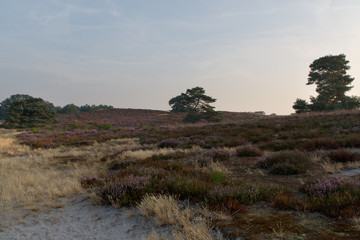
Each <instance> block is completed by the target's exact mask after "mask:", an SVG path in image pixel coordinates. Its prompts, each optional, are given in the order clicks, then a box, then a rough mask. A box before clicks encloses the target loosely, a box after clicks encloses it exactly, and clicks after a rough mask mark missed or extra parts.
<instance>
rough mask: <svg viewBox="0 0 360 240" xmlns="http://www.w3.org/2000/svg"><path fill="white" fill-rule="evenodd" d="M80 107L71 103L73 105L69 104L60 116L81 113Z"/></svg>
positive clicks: (61, 111)
mask: <svg viewBox="0 0 360 240" xmlns="http://www.w3.org/2000/svg"><path fill="white" fill-rule="evenodd" d="M79 112H80V110H79V107H78V106H76V105H75V104H73V103H71V104H67V105H65V106H64V107H63V108H62V109H61V110H60V111H59V113H60V114H66V113H79Z"/></svg>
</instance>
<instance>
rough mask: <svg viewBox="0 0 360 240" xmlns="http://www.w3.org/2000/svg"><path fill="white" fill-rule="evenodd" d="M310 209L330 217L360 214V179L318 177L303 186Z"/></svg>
mask: <svg viewBox="0 0 360 240" xmlns="http://www.w3.org/2000/svg"><path fill="white" fill-rule="evenodd" d="M304 192H305V193H306V194H307V195H308V196H309V197H308V199H307V200H308V204H309V206H310V208H311V209H313V210H315V211H319V212H322V213H324V214H326V215H329V216H331V217H337V216H343V217H354V216H357V217H358V216H359V215H360V181H359V179H353V178H345V177H328V178H325V179H318V180H316V181H314V182H312V183H309V184H307V185H305V186H304Z"/></svg>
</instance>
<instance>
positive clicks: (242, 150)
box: [236, 145, 264, 157]
mask: <svg viewBox="0 0 360 240" xmlns="http://www.w3.org/2000/svg"><path fill="white" fill-rule="evenodd" d="M236 155H237V156H238V157H260V156H262V155H264V153H263V151H261V150H260V149H259V148H257V147H254V146H251V145H247V146H241V147H238V148H236Z"/></svg>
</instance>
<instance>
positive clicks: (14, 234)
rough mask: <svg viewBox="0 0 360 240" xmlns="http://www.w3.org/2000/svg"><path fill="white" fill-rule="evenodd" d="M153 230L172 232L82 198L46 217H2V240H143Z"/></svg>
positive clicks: (134, 212) (124, 210) (133, 213)
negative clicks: (94, 204) (95, 204)
mask: <svg viewBox="0 0 360 240" xmlns="http://www.w3.org/2000/svg"><path fill="white" fill-rule="evenodd" d="M153 229H156V231H157V232H158V233H162V235H163V234H164V235H167V236H170V235H171V231H172V229H171V227H169V226H165V227H158V226H156V224H155V222H154V221H153V220H148V219H146V218H145V217H143V216H142V215H141V214H140V212H139V211H138V210H137V209H135V208H121V209H116V208H114V207H105V206H93V205H92V204H91V200H89V199H83V198H80V197H76V198H73V199H71V200H70V199H69V200H67V203H66V206H65V207H63V208H58V209H53V210H51V211H49V212H46V213H44V212H39V213H36V212H32V213H28V212H25V211H23V212H22V215H21V216H19V213H17V214H14V213H12V214H10V213H8V214H4V213H0V239H1V240H20V239H21V240H53V239H54V240H55V239H56V240H63V239H89V240H91V239H93V240H95V239H96V240H100V239H101V240H103V239H104V240H105V239H109V240H110V239H111V240H114V239H143V238H144V237H145V236H146V235H148V234H149V233H150V232H151V231H152V230H153ZM167 239H168V237H167Z"/></svg>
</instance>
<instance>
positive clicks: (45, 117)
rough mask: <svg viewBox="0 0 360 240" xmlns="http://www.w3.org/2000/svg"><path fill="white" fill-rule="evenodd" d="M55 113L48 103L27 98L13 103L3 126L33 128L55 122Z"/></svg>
mask: <svg viewBox="0 0 360 240" xmlns="http://www.w3.org/2000/svg"><path fill="white" fill-rule="evenodd" d="M55 116H56V113H55V111H54V110H51V108H49V104H48V102H46V101H44V100H43V99H41V98H34V97H31V96H29V97H28V98H24V99H21V100H18V101H14V102H13V103H12V104H11V106H10V109H9V111H8V114H7V118H6V120H5V123H4V126H5V127H10V128H22V127H35V126H39V125H42V124H44V123H48V122H52V121H54V120H55Z"/></svg>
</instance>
